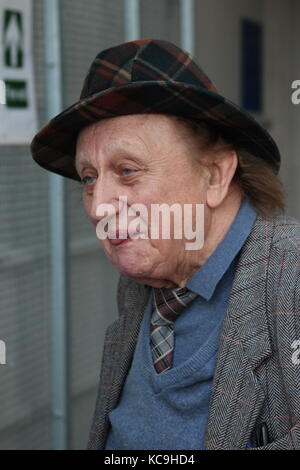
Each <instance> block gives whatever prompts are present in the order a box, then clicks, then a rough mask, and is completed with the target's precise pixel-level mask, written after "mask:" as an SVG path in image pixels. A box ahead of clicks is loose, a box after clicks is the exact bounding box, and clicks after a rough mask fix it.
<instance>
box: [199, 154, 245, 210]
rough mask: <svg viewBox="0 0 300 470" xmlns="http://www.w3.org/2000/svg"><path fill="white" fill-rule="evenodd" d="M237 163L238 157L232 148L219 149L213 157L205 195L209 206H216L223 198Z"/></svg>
mask: <svg viewBox="0 0 300 470" xmlns="http://www.w3.org/2000/svg"><path fill="white" fill-rule="evenodd" d="M237 165H238V157H237V154H236V152H235V151H234V150H221V151H219V152H218V154H217V156H215V157H214V162H213V163H212V165H211V166H210V178H209V181H208V187H207V195H206V198H207V199H206V202H207V205H208V206H209V207H210V208H212V209H213V208H215V207H218V206H219V205H220V204H221V203H222V202H223V200H224V199H225V197H226V195H227V193H228V190H229V186H230V183H231V181H232V178H233V176H234V173H235V171H236V168H237Z"/></svg>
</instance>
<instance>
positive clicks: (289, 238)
mask: <svg viewBox="0 0 300 470" xmlns="http://www.w3.org/2000/svg"><path fill="white" fill-rule="evenodd" d="M272 221H273V238H272V243H271V247H272V248H274V249H276V250H280V251H291V252H295V253H299V254H300V221H299V220H297V219H296V218H294V217H292V216H289V215H286V214H280V215H276V216H274V217H273V218H272Z"/></svg>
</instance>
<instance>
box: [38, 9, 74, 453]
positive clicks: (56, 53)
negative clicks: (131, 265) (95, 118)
mask: <svg viewBox="0 0 300 470" xmlns="http://www.w3.org/2000/svg"><path fill="white" fill-rule="evenodd" d="M59 7H60V2H59V0H43V15H44V32H45V36H44V38H45V62H46V80H47V93H46V105H47V118H48V119H51V118H52V117H53V116H54V115H55V114H58V113H59V112H60V111H61V109H62V85H61V83H62V81H61V37H60V36H61V35H60V12H59ZM49 218H50V231H49V241H50V285H49V289H50V321H51V339H52V341H51V380H52V410H51V412H52V413H51V414H52V433H53V448H54V449H55V450H64V449H67V448H68V441H69V410H68V401H69V400H68V397H69V393H68V387H69V361H68V350H69V348H68V334H67V332H68V328H67V246H66V240H67V236H66V235H67V234H66V230H67V228H66V184H65V179H64V178H63V177H62V176H59V175H55V174H54V173H49Z"/></svg>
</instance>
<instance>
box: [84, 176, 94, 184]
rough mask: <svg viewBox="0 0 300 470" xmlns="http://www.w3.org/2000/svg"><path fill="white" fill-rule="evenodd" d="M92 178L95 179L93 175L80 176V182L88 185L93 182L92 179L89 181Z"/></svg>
mask: <svg viewBox="0 0 300 470" xmlns="http://www.w3.org/2000/svg"><path fill="white" fill-rule="evenodd" d="M93 179H95V177H94V176H84V177H83V178H81V183H82V184H83V185H90V184H92V183H93V181H91V180H93Z"/></svg>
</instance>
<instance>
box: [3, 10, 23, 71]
mask: <svg viewBox="0 0 300 470" xmlns="http://www.w3.org/2000/svg"><path fill="white" fill-rule="evenodd" d="M4 44H5V48H9V49H10V57H11V66H12V67H17V66H18V51H19V49H20V47H21V34H20V29H19V26H18V23H17V17H16V15H12V16H11V20H10V22H9V25H8V27H7V30H6V35H5V43H4Z"/></svg>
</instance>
